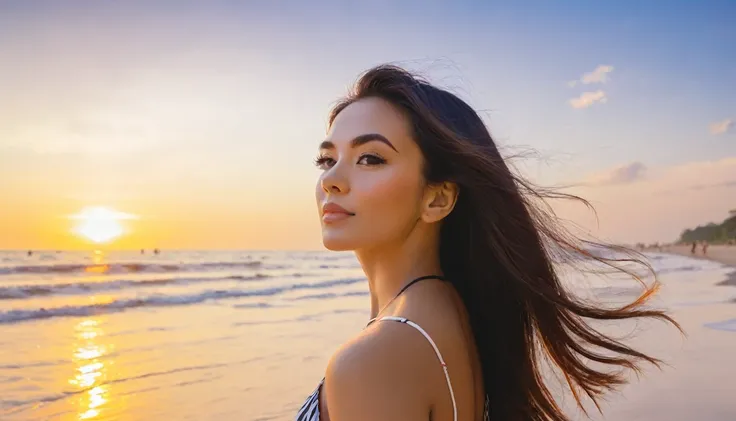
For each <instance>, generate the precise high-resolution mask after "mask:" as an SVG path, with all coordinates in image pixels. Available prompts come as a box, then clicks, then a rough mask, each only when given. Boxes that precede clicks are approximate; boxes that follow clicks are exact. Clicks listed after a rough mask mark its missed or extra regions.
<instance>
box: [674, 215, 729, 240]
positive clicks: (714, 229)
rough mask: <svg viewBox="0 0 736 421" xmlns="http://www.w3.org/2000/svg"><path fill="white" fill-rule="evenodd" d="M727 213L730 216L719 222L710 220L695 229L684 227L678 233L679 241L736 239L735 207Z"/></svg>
mask: <svg viewBox="0 0 736 421" xmlns="http://www.w3.org/2000/svg"><path fill="white" fill-rule="evenodd" d="M729 213H730V215H731V216H730V217H728V218H727V219H726V220H725V221H723V222H721V223H720V224H715V223H713V222H711V223H709V224H708V225H701V226H698V227H697V228H695V229H686V230H685V231H683V232H682V234H681V235H680V242H683V243H691V242H693V241H708V242H710V243H722V242H728V241H729V240H734V239H736V209H735V210H732V211H731V212H729Z"/></svg>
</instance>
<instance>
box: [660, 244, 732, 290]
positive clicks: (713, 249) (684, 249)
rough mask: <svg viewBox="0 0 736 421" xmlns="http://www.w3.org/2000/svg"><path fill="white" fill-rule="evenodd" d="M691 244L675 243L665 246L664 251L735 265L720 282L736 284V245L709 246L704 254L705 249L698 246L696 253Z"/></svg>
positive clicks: (727, 284)
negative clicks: (693, 251)
mask: <svg viewBox="0 0 736 421" xmlns="http://www.w3.org/2000/svg"><path fill="white" fill-rule="evenodd" d="M690 250H691V246H687V245H673V246H665V247H663V248H662V251H663V252H665V253H670V254H676V255H679V256H685V257H692V258H695V259H705V260H710V261H713V262H718V263H721V264H723V265H727V266H731V267H733V272H731V273H730V274H729V275H728V278H726V279H725V280H724V281H722V282H721V283H719V285H722V286H729V285H730V286H736V246H722V245H714V246H708V252H707V254H703V249H702V247H701V246H698V247H697V249H696V250H695V253H694V254H693V253H691V252H690Z"/></svg>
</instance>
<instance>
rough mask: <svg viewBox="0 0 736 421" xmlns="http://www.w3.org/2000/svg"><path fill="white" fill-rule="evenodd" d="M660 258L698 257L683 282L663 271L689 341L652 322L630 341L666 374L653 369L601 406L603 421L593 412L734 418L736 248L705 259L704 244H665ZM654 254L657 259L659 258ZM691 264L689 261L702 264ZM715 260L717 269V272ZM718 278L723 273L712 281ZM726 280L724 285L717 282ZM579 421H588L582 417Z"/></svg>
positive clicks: (633, 420) (617, 417) (625, 418)
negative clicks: (694, 250)
mask: <svg viewBox="0 0 736 421" xmlns="http://www.w3.org/2000/svg"><path fill="white" fill-rule="evenodd" d="M662 253H666V254H671V255H672V254H674V255H679V256H684V257H687V258H696V259H699V260H700V261H702V262H703V266H700V267H699V266H696V265H693V267H692V270H691V271H690V272H691V274H690V275H689V276H688V275H687V272H688V271H684V272H682V273H681V274H679V275H678V278H680V279H678V280H674V279H672V277H670V276H669V275H668V274H663V275H662V276H661V279H662V281H663V283H664V285H663V288H662V291H661V293H660V297H659V298H657V301H658V302H661V303H663V304H665V306H666V307H668V308H669V309H670V314H671V315H672V316H673V317H674V318H675V320H677V322H678V323H680V324H681V326H682V328H683V330H684V331H685V335H686V336H682V335H681V334H680V333H679V332H678V331H677V330H675V329H673V328H672V327H670V326H668V325H665V324H663V323H657V322H653V323H650V322H646V323H645V324H640V325H639V326H638V328H637V330H636V331H637V332H638V333H637V334H635V335H633V336H632V337H630V338H627V340H628V341H629V342H628V343H630V344H632V345H634V346H636V347H638V349H639V350H642V351H645V352H648V353H650V355H652V356H655V357H657V358H660V359H662V360H663V362H664V365H663V366H662V368H661V370H658V369H656V368H654V367H651V366H649V367H647V368H646V369H645V371H644V373H643V374H642V375H641V376H640V377H639V378H638V379H637V378H636V376H632V377H631V378H632V382H631V383H630V384H629V385H627V386H625V387H624V388H623V389H622V390H621V392H620V393H617V394H612V395H609V396H608V397H607V399H606V402H605V404H603V405H602V409H603V411H604V416H600V415H598V414H597V413H596V409H595V408H592V414H594V416H593V417H592V418H593V419H594V420H601V421H603V420H605V421H637V420H641V421H644V420H667V421H692V420H703V421H711V420H713V421H715V420H736V403H735V402H734V398H733V392H734V391H736V364H734V362H733V356H734V352H736V266H734V265H736V247H734V246H731V247H728V246H711V247H709V248H708V254H707V256H703V254H702V249H700V247H698V250H697V254H696V255H694V256H693V255H692V254H691V253H690V247H688V246H670V247H664V248H663V249H662ZM655 255H656V254H655ZM697 261H698V260H694V261H693V260H691V261H690V262H697ZM712 262H717V263H720V264H722V265H725V266H721V267H720V268H718V265H715V267H713V268H711V267H710V266H711V265H712ZM710 274H713V275H715V274H718V276H715V277H713V276H710ZM718 278H721V280H720V281H714V279H718ZM576 419H580V420H583V419H585V417H584V416H583V415H580V414H579V416H578V417H576Z"/></svg>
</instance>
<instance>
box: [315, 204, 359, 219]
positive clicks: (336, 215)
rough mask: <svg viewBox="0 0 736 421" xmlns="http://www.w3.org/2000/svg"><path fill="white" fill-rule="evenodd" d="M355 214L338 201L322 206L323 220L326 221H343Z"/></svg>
mask: <svg viewBox="0 0 736 421" xmlns="http://www.w3.org/2000/svg"><path fill="white" fill-rule="evenodd" d="M354 215H355V214H354V213H352V212H350V211H348V210H347V209H345V208H343V207H342V206H340V205H338V204H336V203H326V204H325V205H324V206H323V207H322V221H323V222H325V223H329V222H337V221H343V220H345V219H348V218H349V217H351V216H354Z"/></svg>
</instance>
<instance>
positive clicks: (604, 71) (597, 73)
mask: <svg viewBox="0 0 736 421" xmlns="http://www.w3.org/2000/svg"><path fill="white" fill-rule="evenodd" d="M612 71H613V66H608V65H603V64H601V65H600V66H598V67H596V68H595V70H593V71H592V72H590V73H586V74H584V75H583V77H582V78H580V82H582V84H583V85H589V84H591V83H606V82H607V81H608V74H609V73H611V72H612Z"/></svg>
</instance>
